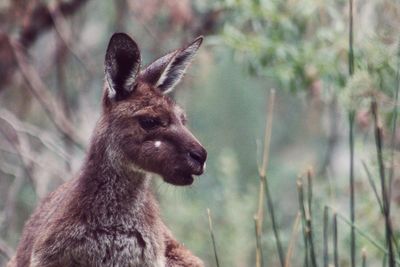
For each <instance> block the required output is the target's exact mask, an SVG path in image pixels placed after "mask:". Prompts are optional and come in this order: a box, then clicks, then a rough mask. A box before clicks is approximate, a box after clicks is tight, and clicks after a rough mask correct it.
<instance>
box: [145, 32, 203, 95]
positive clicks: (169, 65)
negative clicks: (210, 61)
mask: <svg viewBox="0 0 400 267" xmlns="http://www.w3.org/2000/svg"><path fill="white" fill-rule="evenodd" d="M202 41H203V37H202V36H200V37H198V38H196V39H195V40H194V41H193V42H191V43H190V44H189V45H187V46H184V47H183V48H180V49H177V50H175V51H172V52H171V53H168V54H166V55H165V56H163V57H161V58H159V59H157V60H155V61H154V62H153V63H151V64H149V65H148V66H147V67H146V68H145V69H144V70H143V71H142V72H141V74H140V76H141V78H142V79H143V80H144V81H145V82H147V83H149V84H151V85H152V86H154V87H156V88H157V89H159V90H160V91H161V92H162V93H164V94H166V93H169V92H171V91H172V90H173V89H174V88H175V86H176V85H177V84H178V83H179V81H180V80H181V79H182V77H183V75H184V74H185V72H186V70H187V68H188V66H189V65H190V63H191V62H192V60H193V58H194V56H195V55H196V52H197V50H198V49H199V47H200V45H201V43H202Z"/></svg>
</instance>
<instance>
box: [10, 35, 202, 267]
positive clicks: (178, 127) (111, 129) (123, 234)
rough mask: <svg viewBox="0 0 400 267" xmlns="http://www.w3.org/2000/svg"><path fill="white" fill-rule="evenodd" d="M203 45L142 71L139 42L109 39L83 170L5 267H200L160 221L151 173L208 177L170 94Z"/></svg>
mask: <svg viewBox="0 0 400 267" xmlns="http://www.w3.org/2000/svg"><path fill="white" fill-rule="evenodd" d="M202 40H203V38H202V37H199V38H197V39H196V40H194V41H193V42H192V43H190V44H189V45H187V46H185V47H183V48H180V49H177V50H175V51H173V52H171V53H169V54H166V55H165V56H163V57H161V58H159V59H157V60H156V61H154V62H153V63H151V64H149V65H148V66H147V67H146V68H144V69H143V70H141V56H140V50H139V48H138V45H137V44H136V42H135V41H134V40H133V39H132V38H131V37H129V36H128V35H127V34H125V33H115V34H114V35H113V36H112V37H111V39H110V42H109V44H108V47H107V51H106V56H105V85H104V92H103V100H102V114H101V116H100V119H99V121H98V122H97V125H96V127H95V130H94V133H93V135H92V138H91V142H90V146H89V149H88V152H87V155H86V159H85V161H84V164H83V166H82V167H81V169H80V171H79V174H78V175H77V176H76V177H74V178H73V179H71V180H69V181H68V182H66V183H64V184H63V185H61V186H60V187H59V188H58V189H57V190H56V191H54V192H52V193H50V195H49V196H47V197H46V198H45V199H44V200H43V201H42V203H41V204H40V206H39V207H38V208H37V210H36V211H35V212H34V213H33V215H32V216H31V217H30V219H29V220H28V222H27V223H26V225H25V227H24V230H23V233H22V237H21V240H20V243H19V246H18V248H17V252H16V255H15V256H14V257H13V258H12V259H11V260H10V262H9V263H8V265H7V266H9V267H39V266H40V267H61V266H62V267H72V266H121V267H125V266H132V267H136V266H141V267H150V266H151V267H161V266H167V267H172V266H203V263H202V261H201V260H200V259H199V258H197V257H196V256H194V255H193V254H192V253H191V252H190V251H189V250H187V249H186V248H185V247H184V246H183V245H181V244H180V243H178V242H177V241H176V240H175V239H174V237H173V236H172V234H171V232H170V231H169V229H168V228H167V227H166V226H165V225H164V223H163V221H162V220H161V218H160V215H159V208H158V204H157V201H156V200H155V197H154V196H153V194H152V192H151V190H150V180H151V173H155V174H158V175H160V176H161V177H162V178H163V180H164V181H165V182H167V183H170V184H173V185H179V186H184V185H190V184H192V183H193V181H194V176H198V175H201V174H202V173H203V171H204V166H205V161H206V157H207V152H206V150H205V149H204V148H203V146H202V145H201V144H200V142H199V141H198V140H197V139H196V138H195V137H194V136H193V134H192V133H191V132H190V131H189V130H188V128H187V127H186V117H185V114H184V112H183V110H182V109H181V108H180V107H179V106H177V105H176V104H175V103H174V101H173V100H172V99H171V98H169V97H168V96H167V95H166V94H167V93H168V92H170V91H171V90H173V89H174V87H175V86H176V84H177V83H178V82H179V81H180V80H181V78H182V77H183V75H184V73H185V71H186V69H187V67H188V66H189V64H190V63H191V61H192V59H193V57H194V55H195V54H196V52H197V50H198V48H199V47H200V45H201V43H202Z"/></svg>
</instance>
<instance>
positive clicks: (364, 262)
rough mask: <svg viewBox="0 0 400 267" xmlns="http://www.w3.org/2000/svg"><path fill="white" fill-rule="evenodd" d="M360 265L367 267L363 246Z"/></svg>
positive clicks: (365, 252)
mask: <svg viewBox="0 0 400 267" xmlns="http://www.w3.org/2000/svg"><path fill="white" fill-rule="evenodd" d="M361 266H362V267H367V251H366V250H365V248H364V249H363V250H362V264H361Z"/></svg>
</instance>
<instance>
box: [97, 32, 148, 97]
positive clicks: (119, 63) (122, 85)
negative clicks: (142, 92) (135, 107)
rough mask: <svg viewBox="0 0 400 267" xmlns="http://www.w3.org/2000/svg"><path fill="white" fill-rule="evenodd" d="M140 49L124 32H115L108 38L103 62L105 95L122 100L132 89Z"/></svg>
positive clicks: (137, 70)
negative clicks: (105, 85)
mask: <svg viewBox="0 0 400 267" xmlns="http://www.w3.org/2000/svg"><path fill="white" fill-rule="evenodd" d="M140 62H141V60H140V50H139V47H138V45H137V44H136V42H135V41H134V40H133V39H132V38H131V37H129V35H127V34H125V33H115V34H113V36H112V37H111V39H110V42H109V44H108V47H107V52H106V58H105V62H104V67H105V75H106V82H107V96H108V97H109V98H110V99H114V100H122V99H124V98H125V97H126V96H128V95H129V94H130V93H131V92H132V90H133V89H134V84H135V82H136V78H137V76H138V73H139V70H140Z"/></svg>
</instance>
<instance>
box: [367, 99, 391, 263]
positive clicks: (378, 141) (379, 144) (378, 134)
mask: <svg viewBox="0 0 400 267" xmlns="http://www.w3.org/2000/svg"><path fill="white" fill-rule="evenodd" d="M371 112H372V116H373V120H374V126H375V145H376V153H377V160H378V165H379V176H380V179H381V189H382V204H383V215H384V218H385V236H386V246H387V250H388V260H389V267H394V266H395V265H396V263H395V257H394V252H393V242H392V240H393V238H392V236H393V234H392V226H391V222H390V208H389V202H390V199H389V195H388V191H387V186H386V177H385V165H384V162H383V155H382V154H383V136H382V126H381V125H379V122H378V104H377V102H376V100H375V99H374V100H373V101H372V103H371Z"/></svg>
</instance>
